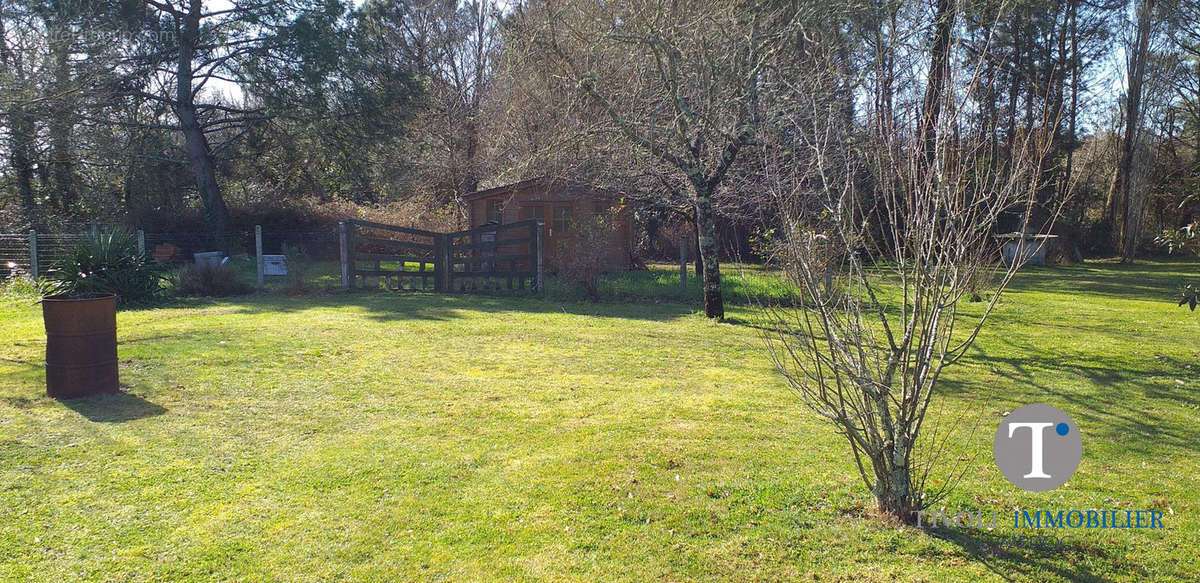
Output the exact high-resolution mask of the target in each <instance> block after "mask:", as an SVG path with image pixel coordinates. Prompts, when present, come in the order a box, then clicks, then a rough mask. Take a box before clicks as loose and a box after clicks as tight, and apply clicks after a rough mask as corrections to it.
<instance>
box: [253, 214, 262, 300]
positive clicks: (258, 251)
mask: <svg viewBox="0 0 1200 583" xmlns="http://www.w3.org/2000/svg"><path fill="white" fill-rule="evenodd" d="M254 256H255V257H256V258H258V291H259V293H262V290H263V258H262V225H254Z"/></svg>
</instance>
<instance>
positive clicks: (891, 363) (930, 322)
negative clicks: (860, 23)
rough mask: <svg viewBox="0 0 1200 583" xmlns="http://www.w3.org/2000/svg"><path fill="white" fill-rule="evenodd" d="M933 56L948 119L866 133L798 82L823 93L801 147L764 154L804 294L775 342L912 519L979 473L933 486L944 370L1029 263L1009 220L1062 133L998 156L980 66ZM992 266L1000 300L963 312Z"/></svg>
mask: <svg viewBox="0 0 1200 583" xmlns="http://www.w3.org/2000/svg"><path fill="white" fill-rule="evenodd" d="M940 6H942V5H941V4H939V7H940ZM943 17H944V15H939V19H938V21H939V22H944V21H943V20H942V18H943ZM941 32H942V31H941V30H940V29H939V32H938V33H936V34H939V35H940V33H941ZM945 42H952V41H950V40H949V39H935V41H934V43H933V44H934V45H935V46H937V45H941V44H942V43H945ZM943 48H944V45H943ZM933 66H934V67H939V66H942V67H945V69H944V70H943V73H942V74H939V77H940V80H939V79H934V76H932V75H931V76H929V79H930V82H944V83H947V85H946V86H945V87H943V88H942V89H939V90H936V91H926V92H925V95H926V96H927V98H928V99H936V100H937V101H938V105H937V110H938V111H939V112H940V115H938V116H936V117H935V116H933V115H932V114H931V113H930V111H929V109H928V108H929V107H931V102H930V101H928V100H926V101H925V108H926V111H924V112H923V113H918V114H910V115H908V116H907V118H906V119H905V120H902V121H900V122H898V124H897V128H898V129H896V130H895V131H890V132H882V133H880V132H876V133H873V134H872V135H871V136H870V137H863V136H862V135H860V134H861V132H856V131H855V128H853V127H848V126H847V125H846V124H844V123H841V122H838V121H837V120H839V119H841V116H838V115H836V112H837V111H838V109H839V108H840V107H842V105H841V104H840V103H837V102H829V101H822V99H821V98H820V97H819V95H820V94H819V92H814V91H811V90H809V89H808V88H807V87H805V86H799V85H797V86H795V87H794V93H795V94H796V95H798V96H800V97H799V98H798V99H797V102H798V103H806V104H807V105H806V107H804V108H802V109H801V110H800V111H798V112H796V113H795V114H794V115H791V116H789V117H788V118H787V121H786V123H787V124H788V129H789V130H790V131H787V132H786V133H787V135H790V136H794V137H795V138H796V143H795V144H794V145H791V146H788V147H780V148H773V149H769V150H766V152H767V153H766V154H765V155H764V160H765V162H764V167H765V168H766V171H764V173H763V174H764V175H765V176H769V177H770V179H769V181H768V183H767V184H766V185H765V186H766V188H767V189H768V191H769V192H770V193H771V194H772V195H773V197H774V199H775V204H776V205H777V206H778V208H779V209H780V212H781V223H782V229H781V234H780V237H779V241H778V245H777V247H776V248H775V258H776V259H777V260H778V261H779V263H780V265H781V266H782V267H783V269H784V272H785V273H786V275H787V277H788V278H789V279H790V281H791V282H792V283H793V284H794V285H795V286H796V289H797V291H798V297H797V298H796V301H794V302H792V303H775V304H771V305H767V306H765V309H764V312H763V313H764V314H765V316H766V317H767V318H768V325H767V326H764V329H766V330H769V331H768V332H764V336H765V339H766V340H767V346H768V348H769V352H770V354H771V357H772V359H773V361H774V363H775V366H776V368H777V369H778V371H779V372H780V373H782V375H783V376H784V377H785V379H786V380H787V382H788V384H789V386H790V387H791V388H792V389H794V390H795V392H796V393H797V394H798V395H799V396H800V397H801V398H802V399H803V401H804V403H805V404H806V405H807V406H808V407H809V408H811V409H812V410H813V411H815V412H816V413H817V414H819V415H821V416H822V417H824V418H826V419H828V420H829V421H830V422H831V423H832V424H833V425H834V427H835V428H836V430H837V431H838V432H839V433H840V434H841V435H842V436H844V437H845V438H846V440H847V441H848V443H849V445H850V448H851V451H852V452H853V456H854V460H855V462H856V464H857V468H858V470H859V473H860V475H861V477H862V479H863V481H864V483H865V484H866V485H867V487H868V488H869V489H870V491H871V492H872V494H873V495H874V497H875V499H876V502H877V504H878V508H879V510H880V512H881V513H882V514H884V515H886V516H890V517H893V518H895V519H898V520H902V521H905V522H912V520H913V519H914V514H913V513H914V512H915V511H918V510H921V509H923V508H926V507H928V506H929V505H930V504H932V503H934V502H935V501H936V500H938V499H939V498H940V497H941V496H943V495H944V494H945V493H946V492H947V491H948V489H949V488H950V487H951V486H952V484H953V483H954V482H955V481H956V477H960V476H961V471H963V469H959V470H958V472H959V473H958V474H956V475H951V476H949V479H947V480H946V481H944V482H941V483H940V484H939V485H938V486H937V487H934V488H930V487H929V485H930V482H929V478H930V472H931V470H932V469H933V468H935V467H936V464H935V462H936V461H937V459H938V457H939V455H940V453H941V452H942V451H943V447H944V446H945V444H946V440H947V439H948V437H949V435H950V434H951V433H950V432H949V431H946V430H942V431H933V430H931V427H930V425H931V424H932V423H935V422H933V421H927V418H928V414H929V412H930V409H931V404H932V403H933V402H934V398H935V395H936V394H937V389H938V385H939V382H940V380H941V377H942V373H943V371H945V370H946V369H947V367H950V366H952V365H953V364H955V363H956V362H958V361H959V360H960V359H961V358H962V357H963V356H964V354H966V351H967V349H968V348H969V347H970V346H971V344H972V343H973V342H974V341H975V339H976V337H977V336H978V335H979V333H980V330H981V329H982V327H983V325H984V323H985V321H986V319H987V317H988V315H989V314H990V313H991V312H992V310H993V309H994V308H995V307H996V304H997V301H998V300H999V298H1000V294H1001V292H1002V291H1003V290H1004V289H1005V287H1006V286H1007V285H1008V284H1009V282H1010V281H1011V280H1012V278H1013V276H1014V274H1015V273H1016V270H1017V268H1018V267H1019V266H1020V265H1021V263H1022V261H1020V260H1018V261H1015V262H1013V263H1012V264H1009V265H1007V266H1002V265H1000V264H998V260H999V255H998V253H997V249H996V242H995V240H994V238H993V235H994V234H995V232H994V230H995V228H996V225H997V222H998V220H999V219H1000V217H1001V215H1002V214H1004V213H1008V212H1014V211H1015V212H1020V213H1022V214H1023V215H1024V216H1026V217H1028V216H1029V214H1030V212H1031V210H1032V208H1033V205H1034V203H1035V200H1036V197H1037V194H1038V191H1039V187H1040V186H1041V185H1040V184H1039V180H1040V179H1041V173H1040V172H1039V169H1040V168H1042V163H1043V159H1044V158H1045V156H1046V155H1047V152H1048V150H1049V146H1050V144H1051V141H1052V136H1050V135H1049V134H1048V132H1045V131H1039V132H1033V133H1026V134H1024V135H1022V136H1017V138H1016V140H1015V143H1014V155H1013V157H1012V159H1013V163H1012V164H1011V165H1008V166H1007V167H1004V168H998V167H997V166H995V165H992V164H990V163H989V155H988V148H987V141H988V139H989V138H988V137H987V136H986V135H985V133H984V132H981V131H972V130H971V129H970V128H966V127H964V123H965V122H964V118H965V117H966V116H964V115H963V114H962V113H961V112H962V109H963V108H962V104H963V103H965V102H966V100H967V99H968V98H969V96H970V95H971V94H972V92H973V91H974V90H975V89H976V86H977V84H978V83H977V81H978V79H977V77H976V76H973V73H976V71H977V70H978V69H979V68H980V67H977V68H976V70H967V71H965V72H964V71H955V70H954V69H955V65H954V64H953V63H951V62H946V61H944V60H942V59H941V58H940V56H939V55H938V54H937V51H935V55H934V65H933ZM830 69H832V68H830ZM956 75H958V77H957V79H958V80H957V81H954V80H955V79H956ZM930 95H933V97H931V98H930V97H929V96H930ZM952 130H955V131H952ZM871 217H880V218H881V219H882V220H881V221H880V223H881V225H882V226H880V227H870V226H869V225H870V223H871V221H870V220H869V219H870V218H871ZM1049 226H1050V225H1047V226H1046V229H1048V228H1049ZM831 264H833V265H835V266H836V267H837V269H836V270H834V274H835V275H834V276H833V277H831V276H830V269H829V267H830V265H831ZM981 277H985V278H989V279H993V278H994V279H993V281H994V282H993V284H992V287H993V290H994V291H993V293H992V295H991V297H990V298H989V299H988V300H987V301H986V302H985V303H983V304H982V308H981V309H973V310H971V311H970V313H964V312H963V311H960V310H959V305H960V302H961V301H963V299H964V296H966V295H967V294H969V293H972V292H973V291H974V289H973V288H974V287H975V285H976V283H975V282H977V281H978V280H979V278H981ZM977 305H978V304H977ZM943 429H945V428H943Z"/></svg>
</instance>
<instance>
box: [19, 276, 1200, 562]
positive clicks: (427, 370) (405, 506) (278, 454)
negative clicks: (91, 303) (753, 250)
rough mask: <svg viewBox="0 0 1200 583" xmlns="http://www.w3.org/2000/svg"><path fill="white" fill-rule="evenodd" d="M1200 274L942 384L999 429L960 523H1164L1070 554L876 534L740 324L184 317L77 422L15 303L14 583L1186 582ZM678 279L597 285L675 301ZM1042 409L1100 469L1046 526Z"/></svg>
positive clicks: (1013, 304) (474, 307)
mask: <svg viewBox="0 0 1200 583" xmlns="http://www.w3.org/2000/svg"><path fill="white" fill-rule="evenodd" d="M730 273H731V274H732V273H733V271H732V270H731V271H730ZM1197 273H1200V265H1198V264H1196V263H1161V262H1144V263H1141V264H1138V265H1134V266H1122V265H1112V264H1101V263H1090V264H1086V265H1082V266H1075V267H1061V268H1045V269H1030V270H1028V271H1027V272H1026V273H1023V274H1022V275H1020V277H1019V278H1018V280H1017V281H1016V283H1015V286H1014V289H1012V290H1011V291H1010V292H1009V294H1008V295H1006V296H1005V298H1004V300H1003V302H1002V304H1001V306H1000V307H999V309H998V312H997V313H996V315H995V319H994V320H993V321H992V322H991V324H990V325H989V327H988V328H987V329H986V330H985V332H984V335H983V336H982V338H981V339H980V341H979V342H978V344H977V345H976V349H975V350H973V352H972V354H971V357H970V358H969V359H968V360H967V361H966V362H965V363H964V364H963V365H962V366H961V367H959V368H957V369H955V370H954V371H953V374H952V375H951V377H950V378H949V379H947V382H946V384H945V386H944V388H943V390H942V395H941V396H942V401H941V403H942V410H944V413H943V414H942V416H941V418H940V420H941V421H943V422H944V423H949V422H951V420H953V419H956V418H957V416H958V415H959V414H961V413H964V412H965V413H967V414H968V417H970V418H974V419H976V420H977V421H978V422H979V427H980V429H979V430H978V431H976V432H974V433H971V432H963V433H962V445H961V447H960V448H959V449H957V450H954V451H952V452H951V455H950V460H949V462H948V463H952V464H963V463H965V464H969V471H967V473H966V476H965V478H964V479H963V481H962V483H961V484H960V485H959V487H958V488H957V490H956V491H955V493H954V494H953V495H952V496H951V498H950V499H949V500H947V501H946V506H947V507H948V508H986V509H996V510H1000V511H1002V512H1011V511H1012V510H1013V509H1016V508H1079V509H1092V508H1095V509H1110V508H1111V509H1120V508H1130V509H1157V510H1161V511H1163V512H1164V514H1165V517H1164V522H1165V524H1166V528H1165V529H1164V530H1155V531H1149V530H1106V531H1078V532H1077V533H1076V538H1075V539H1074V541H1073V542H1072V543H1071V544H1070V545H1068V546H1067V547H1066V548H1064V549H1060V550H1055V551H1008V550H1005V549H1000V548H998V547H997V546H996V545H995V543H994V538H995V535H996V534H998V533H994V532H993V533H987V532H966V531H959V530H938V531H933V532H926V531H921V530H916V529H911V528H903V527H895V526H889V525H887V524H884V523H882V522H879V521H877V520H875V519H872V518H871V517H870V516H869V512H868V511H869V508H870V506H871V501H870V499H869V497H868V496H867V494H866V492H865V491H864V489H863V487H862V485H861V484H860V482H859V481H858V478H857V477H856V474H855V472H854V470H853V468H852V465H851V462H850V460H849V459H848V458H847V449H846V446H845V445H844V444H843V442H842V441H841V440H840V438H838V437H837V436H836V435H834V434H833V433H832V431H831V430H830V428H829V427H828V426H827V425H825V424H823V423H821V422H820V421H818V420H817V419H816V418H815V417H814V416H813V415H812V414H810V413H808V412H806V411H805V410H804V409H803V407H802V406H801V404H800V403H799V401H798V399H797V398H796V397H795V396H794V395H793V394H792V393H790V392H789V391H788V390H787V389H786V387H785V386H784V384H783V383H782V382H781V381H780V380H779V379H778V378H777V377H776V376H775V375H774V374H773V373H772V371H771V370H770V367H769V364H768V362H767V360H766V358H765V355H764V353H763V350H762V347H761V344H760V341H759V336H758V331H757V330H756V329H755V328H753V327H752V326H749V325H747V324H746V323H747V322H750V321H752V320H753V317H752V313H751V311H750V309H749V308H748V307H745V306H744V305H734V306H733V307H731V308H730V315H731V316H732V317H731V321H732V322H733V323H722V324H717V323H713V322H710V321H707V320H705V319H704V318H703V317H701V316H700V315H698V314H697V313H696V307H695V306H694V305H689V304H685V303H676V302H670V301H666V302H658V303H653V302H641V303H630V302H626V303H617V302H606V303H599V304H589V303H574V302H568V301H563V300H556V299H544V298H530V297H522V298H506V297H478V296H439V295H426V294H387V293H357V294H341V293H319V292H318V293H314V294H312V295H309V296H307V297H285V296H274V295H270V296H264V297H255V296H249V297H245V298H237V299H232V300H226V301H204V300H196V301H190V302H180V303H174V304H169V305H167V306H165V307H160V308H157V309H147V310H135V311H124V312H121V313H120V314H119V316H118V323H119V339H120V360H121V375H122V376H121V378H122V383H123V384H124V385H126V386H127V388H128V392H127V393H124V394H119V395H114V396H107V397H98V398H93V399H85V400H78V401H67V402H59V401H55V400H52V399H49V398H46V397H45V396H44V384H43V383H44V374H43V371H42V367H43V351H44V349H45V340H44V336H43V330H42V324H41V314H40V309H39V307H38V306H37V305H36V304H33V303H31V302H30V301H29V300H28V299H24V298H19V297H17V298H11V297H10V298H7V299H2V300H0V338H2V339H3V342H0V514H2V515H3V519H2V520H0V579H3V580H40V581H64V580H90V581H212V580H245V581H260V580H261V581H331V580H361V581H405V580H439V581H462V580H579V581H590V580H626V581H647V580H668V581H681V580H716V581H730V580H733V581H742V580H763V581H777V580H785V579H798V580H818V579H819V580H821V581H839V580H844V581H892V580H897V579H899V580H914V581H993V580H1006V579H1008V580H1023V581H1056V580H1057V581H1065V580H1119V581H1145V580H1154V581H1172V580H1178V581H1194V580H1195V579H1196V574H1197V573H1200V557H1198V556H1197V555H1198V554H1200V553H1198V552H1197V551H1198V550H1200V516H1198V512H1200V494H1198V492H1200V472H1198V471H1197V468H1200V421H1198V417H1200V314H1194V313H1189V312H1188V311H1187V310H1186V309H1183V308H1177V307H1175V306H1174V304H1173V303H1171V302H1170V301H1169V298H1170V296H1171V293H1172V291H1173V290H1174V289H1175V288H1176V287H1177V286H1178V284H1179V283H1180V282H1181V281H1182V280H1183V279H1185V276H1188V275H1193V276H1194V275H1195V274H1197ZM671 277H672V276H671V275H670V273H669V271H668V270H666V269H665V268H664V269H663V270H661V271H659V272H652V273H650V274H643V275H633V276H626V278H625V279H622V278H613V279H611V280H610V281H609V282H608V284H607V285H609V286H610V287H609V291H611V292H614V293H618V295H622V296H623V297H654V296H655V295H656V291H655V290H656V286H661V287H662V297H666V298H668V299H669V298H673V297H674V298H676V299H678V298H679V297H683V296H673V295H672V294H675V293H676V292H674V291H671V290H670V289H668V288H670V287H671V286H672V285H675V286H677V285H678V280H677V279H675V280H673V283H672V280H671ZM755 277H760V276H755ZM746 285H749V286H751V287H754V286H759V285H763V286H766V287H768V288H769V287H771V285H770V284H761V282H760V283H757V284H746ZM621 290H626V291H621ZM552 297H553V296H552ZM1032 402H1044V403H1049V404H1052V405H1055V406H1058V407H1059V408H1062V409H1064V410H1066V411H1067V412H1068V413H1069V414H1070V415H1071V416H1072V417H1073V418H1074V419H1075V421H1076V422H1077V423H1078V424H1079V426H1080V429H1081V432H1082V434H1083V439H1084V458H1083V462H1082V464H1081V465H1080V468H1079V470H1078V472H1077V473H1076V474H1075V476H1074V477H1073V478H1072V479H1071V480H1070V481H1069V482H1068V483H1067V484H1066V485H1064V486H1063V487H1061V488H1059V489H1057V490H1054V491H1052V492H1047V493H1042V494H1031V493H1025V492H1023V491H1021V490H1018V489H1017V488H1015V487H1013V486H1012V485H1010V484H1009V483H1008V482H1007V481H1005V479H1004V478H1003V477H1002V476H1001V474H1000V473H999V471H998V470H996V468H995V466H994V465H993V464H992V461H991V453H990V452H991V440H992V433H993V432H994V431H995V427H996V424H997V423H998V422H999V421H1000V419H1001V418H1002V415H1003V414H1004V412H1006V411H1011V410H1012V409H1014V408H1015V407H1018V406H1020V405H1023V404H1026V403H1032ZM960 459H961V460H966V461H959V460H960ZM1000 530H1003V529H1000ZM1008 532H1011V529H1009V530H1007V531H1005V533H1008ZM999 534H1004V533H999Z"/></svg>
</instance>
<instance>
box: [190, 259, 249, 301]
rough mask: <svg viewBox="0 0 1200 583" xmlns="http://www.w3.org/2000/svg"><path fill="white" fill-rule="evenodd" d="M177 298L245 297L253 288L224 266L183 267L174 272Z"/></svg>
mask: <svg viewBox="0 0 1200 583" xmlns="http://www.w3.org/2000/svg"><path fill="white" fill-rule="evenodd" d="M174 283H175V286H174V292H175V295H177V296H187V297H215V298H224V297H229V296H239V295H245V294H248V293H250V292H251V290H253V288H252V287H251V286H250V284H249V283H247V282H246V281H245V280H244V279H243V278H242V275H241V274H240V273H238V272H237V270H235V269H231V268H229V267H226V266H224V265H185V266H183V267H181V268H179V270H178V271H176V272H175V277H174Z"/></svg>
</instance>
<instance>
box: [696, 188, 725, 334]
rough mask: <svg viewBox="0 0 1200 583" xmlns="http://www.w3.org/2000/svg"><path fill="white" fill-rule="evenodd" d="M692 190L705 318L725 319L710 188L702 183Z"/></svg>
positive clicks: (715, 223)
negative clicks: (694, 195)
mask: <svg viewBox="0 0 1200 583" xmlns="http://www.w3.org/2000/svg"><path fill="white" fill-rule="evenodd" d="M693 188H694V189H695V193H696V198H695V202H694V205H695V211H696V227H697V232H698V233H699V235H700V241H699V245H698V247H699V251H700V261H701V263H702V264H703V275H700V280H701V281H702V282H703V287H704V315H705V316H707V317H709V318H724V317H725V302H724V299H723V298H722V297H721V266H720V262H719V260H718V258H717V253H718V249H717V222H716V216H715V213H714V212H713V204H712V195H713V193H712V187H711V186H709V184H708V182H707V181H705V180H696V181H694V182H693Z"/></svg>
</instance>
